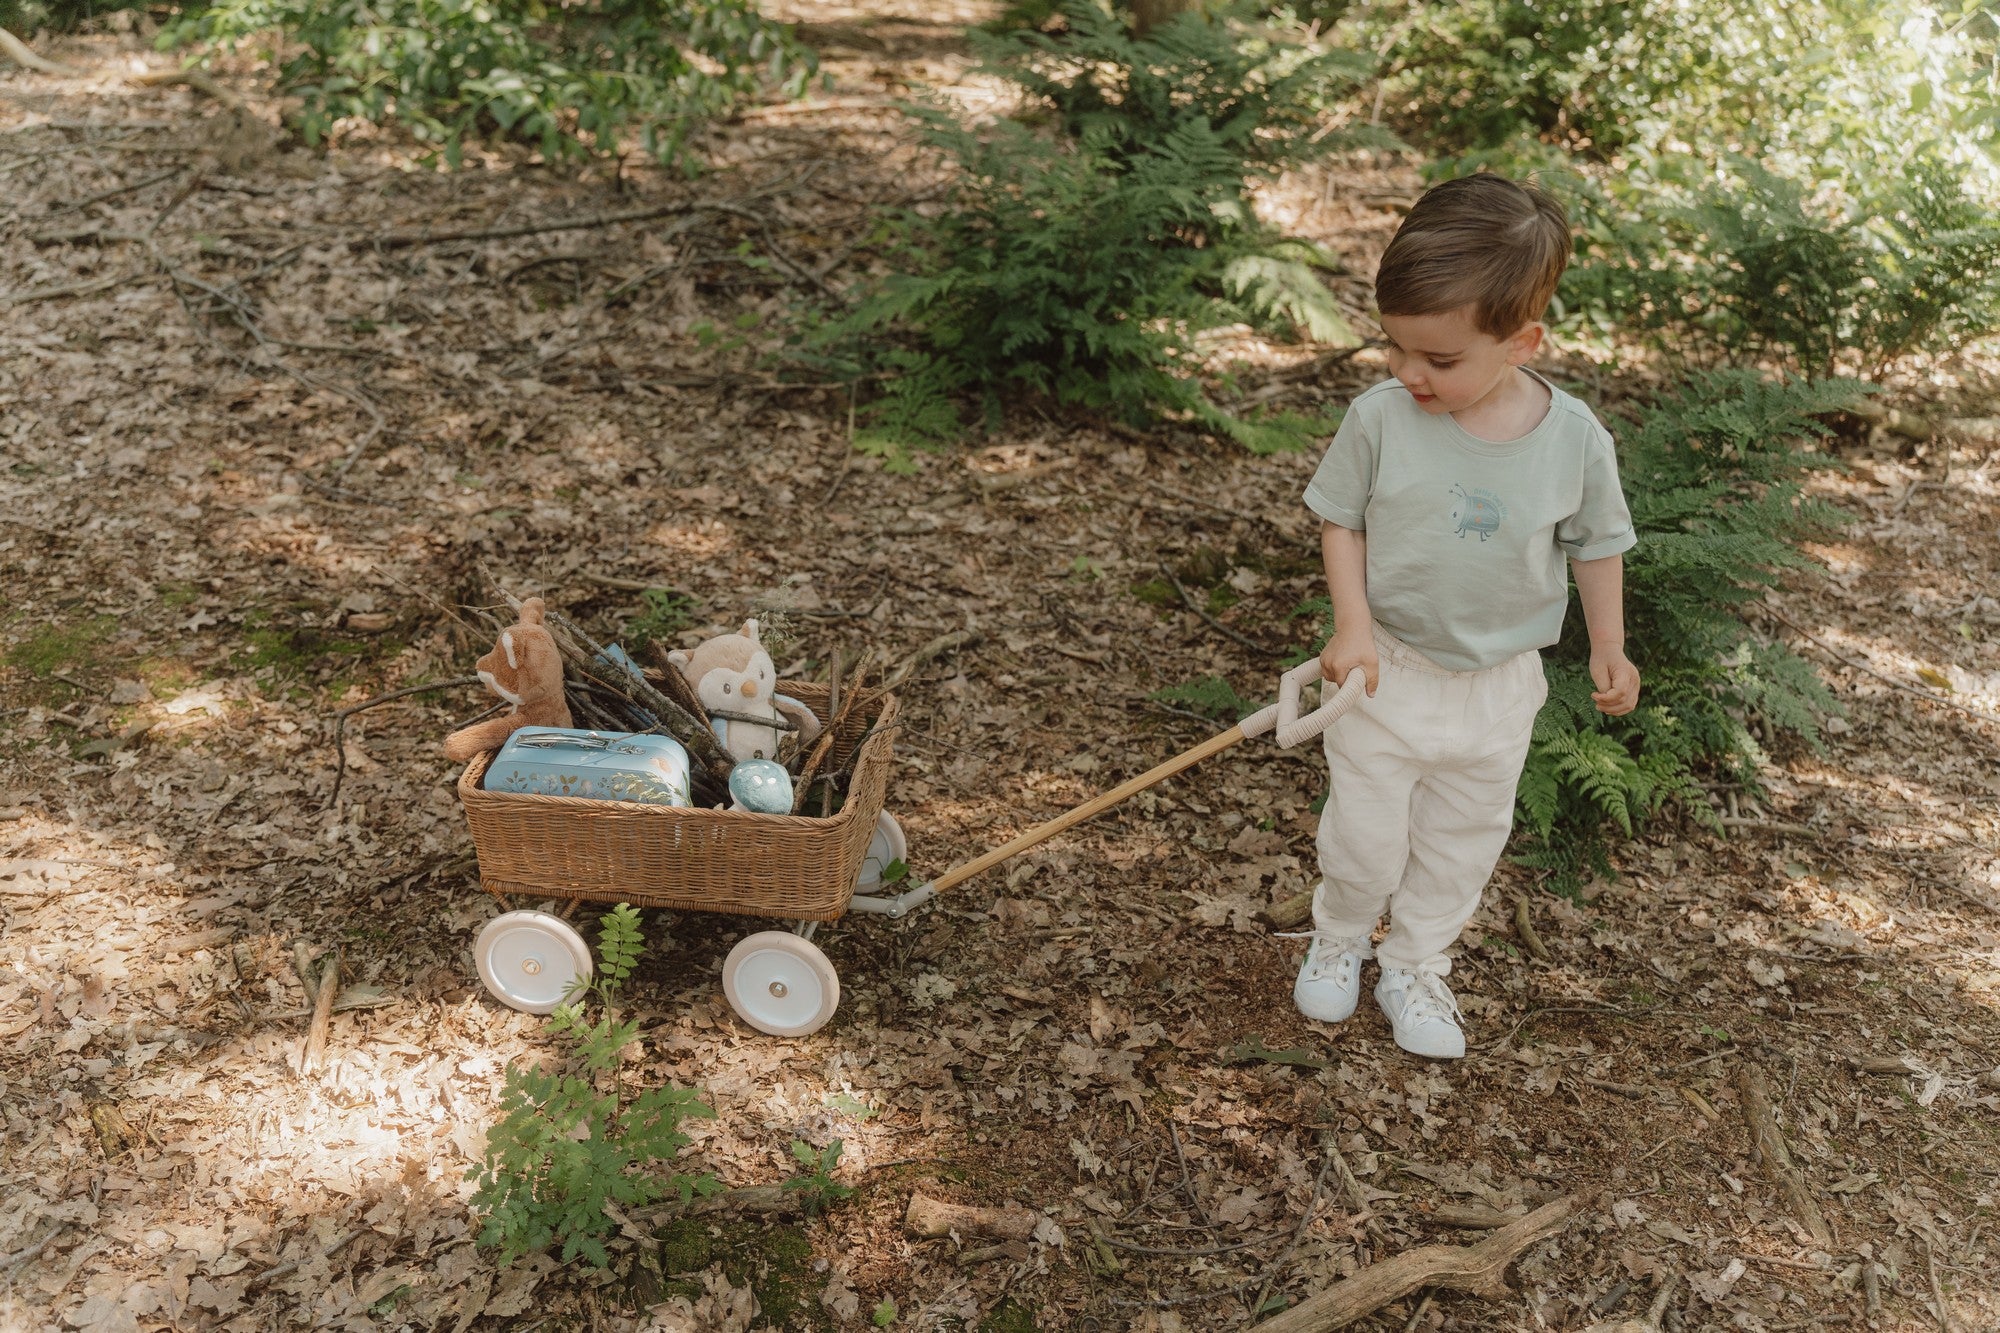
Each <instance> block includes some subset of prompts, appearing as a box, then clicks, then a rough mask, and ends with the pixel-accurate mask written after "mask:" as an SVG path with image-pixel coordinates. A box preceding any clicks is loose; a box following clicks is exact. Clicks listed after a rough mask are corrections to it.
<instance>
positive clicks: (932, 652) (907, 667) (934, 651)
mask: <svg viewBox="0 0 2000 1333" xmlns="http://www.w3.org/2000/svg"><path fill="white" fill-rule="evenodd" d="M979 637H980V636H979V631H978V630H976V629H957V630H953V631H952V632H951V633H949V634H940V635H938V636H937V637H936V638H935V639H932V640H931V641H930V642H929V643H927V644H925V645H924V646H923V647H921V648H919V649H917V650H916V651H915V652H914V653H911V654H910V655H909V656H908V657H905V658H904V659H903V660H902V661H900V662H898V663H897V664H896V666H895V669H894V670H892V671H890V673H889V675H888V677H887V678H886V679H885V680H883V682H882V684H881V685H880V686H879V687H878V688H880V689H882V690H893V689H895V688H896V687H897V686H898V685H901V684H902V683H903V682H904V681H905V680H906V679H908V678H909V674H910V673H911V672H912V671H915V670H916V669H917V668H918V667H920V666H922V665H923V664H924V663H926V662H928V661H930V660H931V659H932V658H936V657H943V656H944V655H945V654H946V653H948V652H952V651H954V650H955V649H959V648H968V647H971V646H972V645H973V644H975V643H978V642H979Z"/></svg>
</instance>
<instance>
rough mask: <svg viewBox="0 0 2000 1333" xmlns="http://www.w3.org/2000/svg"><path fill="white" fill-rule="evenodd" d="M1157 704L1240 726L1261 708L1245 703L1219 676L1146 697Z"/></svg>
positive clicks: (1231, 686)
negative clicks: (1236, 723)
mask: <svg viewBox="0 0 2000 1333" xmlns="http://www.w3.org/2000/svg"><path fill="white" fill-rule="evenodd" d="M1146 697H1147V698H1148V699H1151V700H1153V701H1154V702H1155V703H1163V704H1176V705H1178V706H1180V707H1181V708H1183V709H1185V710H1186V711H1188V712H1190V713H1199V714H1201V715H1202V716H1203V717H1211V718H1214V719H1215V720H1216V721H1218V722H1238V721H1241V720H1242V719H1244V718H1246V717H1248V716H1250V714H1252V713H1254V712H1256V711H1257V709H1258V708H1259V707H1260V706H1261V705H1259V704H1257V703H1255V702H1253V701H1252V700H1249V699H1245V698H1244V697H1243V696H1242V695H1240V694H1238V693H1237V692H1236V687H1235V686H1233V685H1231V684H1230V683H1229V682H1228V681H1226V680H1224V679H1223V678H1222V677H1220V676H1201V677H1198V678H1196V679H1194V680H1190V681H1186V682H1183V683H1182V684H1179V685H1169V686H1167V687H1166V688H1165V689H1162V690H1154V691H1153V692H1152V693H1151V694H1149V695H1147V696H1146Z"/></svg>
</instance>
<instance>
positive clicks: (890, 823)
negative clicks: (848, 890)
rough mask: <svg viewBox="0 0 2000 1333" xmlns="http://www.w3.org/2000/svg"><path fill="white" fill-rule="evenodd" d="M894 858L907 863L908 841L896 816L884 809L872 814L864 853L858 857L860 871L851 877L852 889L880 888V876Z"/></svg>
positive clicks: (867, 889) (892, 862)
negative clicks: (866, 847)
mask: <svg viewBox="0 0 2000 1333" xmlns="http://www.w3.org/2000/svg"><path fill="white" fill-rule="evenodd" d="M897 861H901V862H903V864H905V865H908V864H909V861H910V843H909V840H908V839H907V838H905V837H904V836H903V826H902V825H901V824H898V823H897V822H896V817H895V816H894V815H892V814H890V813H889V812H888V811H887V810H884V811H883V812H882V813H881V814H879V815H877V816H875V832H874V834H873V836H871V837H870V838H869V839H868V854H867V855H866V856H864V857H862V858H861V873H860V874H859V875H857V876H855V879H854V888H855V891H856V892H859V893H871V892H873V891H874V890H876V889H879V888H881V887H882V877H883V876H884V875H886V874H888V873H889V867H890V866H891V865H893V864H894V863H895V862H897Z"/></svg>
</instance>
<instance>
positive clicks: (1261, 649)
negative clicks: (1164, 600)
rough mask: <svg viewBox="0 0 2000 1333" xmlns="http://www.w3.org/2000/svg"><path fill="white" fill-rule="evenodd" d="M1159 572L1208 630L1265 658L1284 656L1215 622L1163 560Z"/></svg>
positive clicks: (1276, 650)
mask: <svg viewBox="0 0 2000 1333" xmlns="http://www.w3.org/2000/svg"><path fill="white" fill-rule="evenodd" d="M1160 572H1161V573H1162V574H1165V575H1166V576H1167V582H1168V583H1171V584H1172V585H1173V586H1174V591H1175V592H1177V593H1179V594H1180V597H1181V603H1182V605H1184V606H1186V607H1187V609H1188V610H1190V611H1192V612H1194V613H1195V614H1196V615H1198V616H1200V617H1201V618H1202V619H1203V620H1205V621H1207V622H1208V625H1209V628H1211V629H1213V630H1214V631H1215V632H1216V633H1218V634H1220V635H1222V636H1223V637H1225V638H1228V639H1232V640H1234V641H1235V642H1237V643H1240V644H1242V645H1243V646H1244V647H1245V648H1248V649H1250V650H1251V651H1252V652H1258V653H1262V654H1264V655H1265V656H1266V657H1283V656H1284V653H1283V652H1282V651H1281V650H1279V649H1276V648H1270V647H1267V646H1265V645H1264V644H1261V643H1259V642H1257V641H1256V640H1255V639H1253V638H1251V637H1250V636H1249V635H1247V634H1240V633H1238V632H1237V631H1235V630H1233V629H1231V628H1229V626H1227V625H1225V624H1223V623H1222V622H1221V621H1220V620H1217V619H1216V618H1215V617H1214V616H1212V615H1210V614H1209V613H1208V610H1207V608H1205V607H1203V606H1200V605H1198V604H1197V603H1196V602H1195V600H1194V594H1193V593H1190V592H1189V591H1188V590H1187V589H1186V588H1184V587H1182V586H1181V581H1180V579H1178V578H1176V577H1175V575H1174V571H1173V570H1171V569H1169V568H1168V567H1167V562H1166V561H1164V560H1162V561H1161V562H1160Z"/></svg>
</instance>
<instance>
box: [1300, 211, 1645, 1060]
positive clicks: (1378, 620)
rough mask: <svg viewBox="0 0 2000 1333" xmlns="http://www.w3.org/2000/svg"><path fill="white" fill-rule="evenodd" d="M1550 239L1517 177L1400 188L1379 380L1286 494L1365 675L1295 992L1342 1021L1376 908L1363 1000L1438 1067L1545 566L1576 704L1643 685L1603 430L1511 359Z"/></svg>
mask: <svg viewBox="0 0 2000 1333" xmlns="http://www.w3.org/2000/svg"><path fill="white" fill-rule="evenodd" d="M1569 252H1570V235H1569V223H1568V219H1567V218H1566V217H1565V215H1564V213H1563V210H1562V206H1561V205H1560V204H1558V203H1557V202H1556V201H1555V200H1554V199H1552V198H1550V197H1549V196H1548V195H1547V194H1544V193H1543V192H1542V191H1540V190H1539V189H1536V188H1534V187H1532V186H1523V185H1519V184H1516V183H1515V182H1513V181H1510V180H1506V179H1503V178H1502V177H1499V176H1493V175H1477V176H1469V177H1465V178H1463V179H1460V180H1454V181H1448V182H1446V183H1444V184H1442V185H1439V186H1437V187H1436V188H1434V189H1432V190H1430V191H1428V192H1427V193H1426V194H1425V195H1424V196H1423V198H1421V199H1419V200H1418V201H1417V204H1416V207H1415V208H1413V209H1411V211H1410V215H1409V217H1408V218H1406V219H1405V220H1404V222H1403V225H1402V226H1401V227H1400V228H1399V229H1398V230H1397V232H1396V235H1395V238H1394V239H1393V240H1392V241H1390V243H1389V248H1388V250H1387V251H1386V252H1384V254H1383V256H1382V263H1381V267H1380V269H1379V270H1378V271H1377V273H1376V277H1375V295H1376V303H1377V305H1378V307H1379V308H1380V311H1381V323H1382V331H1383V333H1384V334H1386V335H1387V337H1388V341H1389V347H1388V358H1389V369H1390V370H1391V371H1392V372H1393V373H1394V374H1395V376H1396V378H1395V379H1393V380H1387V381H1385V382H1383V383H1381V384H1378V385H1376V386H1375V387H1374V388H1372V389H1369V390H1368V391H1367V392H1366V393H1364V394H1362V395H1361V396H1360V397H1359V398H1356V399H1355V400H1354V403H1353V406H1352V407H1351V408H1349V410H1348V413H1347V417H1346V419H1345V420H1344V421H1342V422H1341V425H1340V430H1339V433H1338V434H1336V435H1335V436H1334V439H1333V444H1332V446H1331V447H1329V448H1328V450H1327V452H1326V457H1325V458H1324V459H1323V460H1321V462H1320V465H1319V470H1318V471H1317V472H1316V473H1315V474H1314V476H1313V479H1312V482H1311V484H1310V485H1308V486H1307V487H1306V493H1305V502H1306V506H1307V507H1308V508H1309V509H1311V510H1312V511H1313V513H1315V514H1317V515H1318V516H1319V517H1320V519H1321V520H1322V524H1321V528H1320V545H1321V550H1322V553H1323V555H1324V557H1325V561H1326V580H1327V587H1328V589H1329V591H1330V592H1331V594H1332V598H1333V612H1334V627H1335V628H1334V635H1333V638H1332V639H1331V640H1329V641H1328V643H1327V645H1326V649H1325V651H1324V652H1322V653H1321V654H1320V667H1321V670H1322V672H1323V674H1324V675H1325V677H1326V679H1328V680H1330V681H1344V680H1346V678H1347V675H1348V673H1349V672H1352V671H1360V672H1362V673H1363V676H1364V677H1365V680H1366V684H1367V697H1366V698H1365V699H1364V700H1363V701H1362V703H1361V705H1360V707H1358V708H1356V709H1355V710H1354V711H1353V712H1352V713H1350V714H1348V715H1347V716H1346V717H1345V718H1343V719H1342V720H1341V721H1340V722H1338V723H1336V724H1335V725H1334V726H1333V727H1331V728H1330V729H1328V731H1327V733H1326V757H1327V765H1328V767H1329V769H1330V770H1331V774H1332V789H1331V793H1330V795H1329V796H1328V798H1327V803H1326V812H1325V814H1324V815H1323V816H1321V819H1320V825H1319V859H1320V874H1321V877H1322V878H1321V883H1320V886H1319V889H1318V891H1317V893H1316V894H1315V895H1314V898H1313V929H1312V931H1311V939H1312V944H1311V946H1310V947H1309V948H1308V949H1307V951H1306V957H1305V962H1304V964H1303V966H1301V968H1300V969H1299V975H1298V981H1297V983H1296V984H1295V985H1294V987H1293V991H1292V994H1293V999H1294V1001H1295V1002H1296V1003H1297V1004H1298V1007H1299V1010H1300V1011H1301V1012H1302V1013H1304V1014H1305V1015H1306V1016H1307V1017H1309V1018H1315V1019H1319V1020H1321V1021H1324V1022H1329V1023H1337V1022H1340V1021H1341V1020H1343V1019H1345V1018H1347V1017H1348V1016H1349V1015H1351V1014H1352V1013H1353V1012H1354V1008H1355V1004H1356V1001H1357V998H1358V996H1359V994H1360V987H1361V965H1362V963H1363V962H1364V961H1365V960H1366V959H1368V958H1369V957H1370V956H1371V949H1370V939H1371V937H1372V935H1373V933H1374V930H1375V926H1376V922H1377V921H1378V920H1379V919H1380V917H1381V915H1382V912H1383V909H1384V908H1387V909H1388V912H1389V930H1388V934H1387V935H1386V936H1385V937H1384V939H1383V941H1382V944H1381V947H1380V948H1379V949H1378V950H1374V951H1373V955H1372V956H1374V957H1376V958H1378V959H1379V961H1380V964H1381V979H1380V981H1379V982H1378V984H1377V985H1376V987H1375V1000H1376V1003H1377V1004H1379V1005H1381V1007H1382V1012H1383V1013H1384V1014H1386V1015H1387V1016H1388V1019H1389V1024H1390V1027H1391V1029H1392V1030H1393V1031H1394V1033H1395V1037H1396V1043H1397V1045H1399V1046H1401V1047H1402V1048H1403V1049H1404V1050H1407V1051H1411V1052H1414V1053H1415V1054H1418V1055H1422V1056H1427V1057H1430V1058H1432V1059H1455V1058H1457V1057H1459V1056H1462V1055H1464V1054H1465V1036H1464V1034H1463V1033H1462V1032H1461V1031H1460V1030H1459V1026H1458V1004H1457V1001H1456V1000H1455V999H1454V998H1453V996H1452V993H1451V988H1450V987H1449V986H1447V985H1446V984H1445V975H1446V974H1447V973H1448V972H1450V970H1451V960H1450V959H1449V958H1448V957H1447V956H1446V953H1445V951H1446V950H1447V949H1448V948H1450V947H1451V946H1452V945H1453V944H1454V943H1455V942H1456V941H1457V939H1458V933H1459V931H1460V929H1461V928H1463V927H1464V925H1465V923H1466V921H1467V920H1468V919H1469V918H1470V917H1471V916H1472V913H1473V910H1474V909H1475V908H1477V907H1478V905H1479V895H1480V893H1481V892H1482V891H1483V890H1484V888H1485V886H1486V881H1487V878H1488V877H1489V876H1490V875H1491V874H1492V873H1493V866H1494V864H1495V862H1497V861H1498V860H1499V857H1500V851H1501V848H1502V846H1503V845H1504V844H1505V842H1506V840H1507V834H1508V832H1509V830H1510V829H1511V828H1512V826H1513V814H1514V787H1515V784H1516V783H1517V782H1518V781H1519V779H1520V776H1521V766H1522V764H1523V762H1524V761H1525V760H1526V758H1527V753H1528V741H1529V738H1530V734H1531V732H1532V730H1533V727H1534V722H1535V715H1536V713H1538V712H1539V711H1540V710H1541V706H1542V703H1543V701H1544V699H1545V698H1546V697H1547V695H1548V684H1547V682H1546V680H1545V679H1544V677H1543V675H1542V663H1541V654H1540V652H1539V651H1538V650H1539V649H1541V648H1544V647H1546V646H1548V645H1550V644H1553V643H1554V642H1555V641H1556V639H1557V637H1558V636H1559V635H1560V633H1561V630H1562V622H1563V613H1564V611H1565V610H1566V609H1567V606H1568V601H1569V595H1568V594H1569V589H1568V581H1567V579H1565V577H1564V561H1565V557H1567V560H1568V563H1569V567H1570V570H1571V572H1573V573H1574V576H1575V578H1576V586H1577V592H1578V595H1579V597H1580V598H1581V600H1582V603H1583V613H1584V619H1585V622H1586V624H1587V626H1588V628H1589V631H1590V674H1591V679H1592V680H1593V681H1594V682H1595V683H1596V686H1597V691H1596V693H1595V694H1593V695H1592V696H1591V697H1592V698H1593V699H1594V700H1595V702H1596V704H1597V707H1598V708H1599V709H1600V710H1601V711H1603V712H1605V713H1607V714H1612V715H1617V714H1622V713H1628V712H1630V711H1631V710H1632V708H1633V706H1634V705H1635V704H1637V702H1638V699H1639V672H1638V670H1637V669H1636V668H1635V667H1634V666H1633V665H1632V663H1631V662H1630V661H1629V660H1628V659H1627V658H1626V656H1625V625H1624V608H1623V588H1624V561H1623V552H1625V551H1627V550H1629V549H1630V548H1631V547H1632V545H1633V543H1634V540H1635V538H1634V536H1633V532H1632V519H1631V515H1630V513H1629V511H1628V510H1627V509H1626V507H1625V498H1624V496H1623V495H1622V494H1621V493H1620V491H1619V488H1618V466H1617V460H1616V457H1615V455H1614V454H1613V451H1612V444H1611V436H1610V435H1609V434H1608V433H1606V431H1605V429H1604V427H1603V426H1602V425H1600V424H1599V423H1598V420H1597V418H1596V417H1595V416H1593V415H1592V414H1591V411H1590V409H1589V408H1587V407H1585V406H1584V405H1583V404H1582V403H1580V402H1578V401H1577V400H1576V399H1574V398H1572V397H1570V396H1569V395H1568V394H1566V393H1564V392H1563V391H1562V390H1561V389H1558V388H1556V387H1555V386H1554V385H1553V384H1551V383H1549V381H1547V380H1546V379H1543V378H1542V377H1541V376H1540V375H1537V374H1536V373H1534V372H1533V371H1531V370H1529V369H1527V363H1528V362H1529V361H1530V360H1531V359H1533V357H1534V356H1535V354H1536V353H1537V352H1538V351H1539V350H1540V349H1541V346H1542V337H1543V332H1544V330H1543V326H1542V324H1541V318H1542V314H1543V312H1544V311H1545V310H1546V309H1547V308H1548V304H1549V300H1550V298H1551V297H1552V296H1553V295H1554V294H1555V289H1556V282H1557V280H1558V279H1559V278H1561V277H1562V272H1563V268H1564V267H1565V265H1566V264H1567V263H1568V261H1569Z"/></svg>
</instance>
